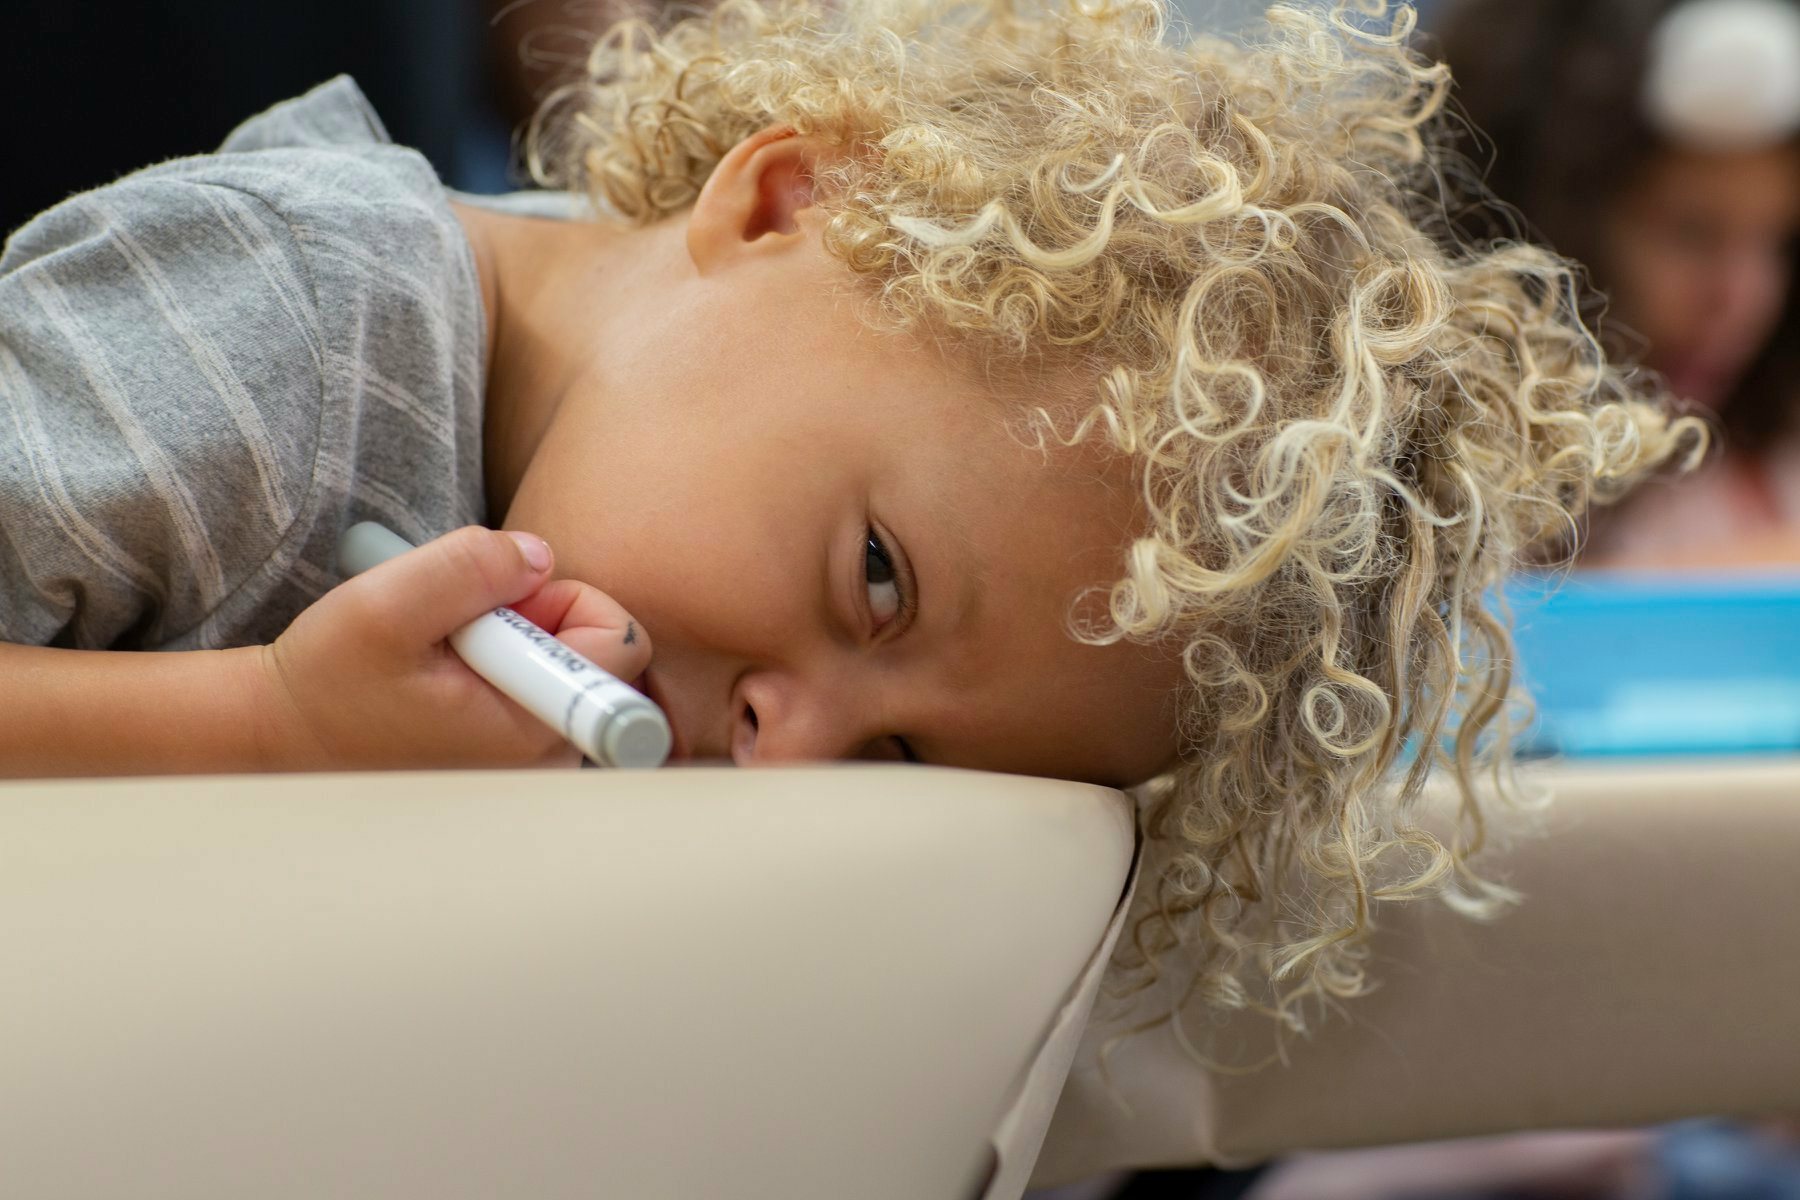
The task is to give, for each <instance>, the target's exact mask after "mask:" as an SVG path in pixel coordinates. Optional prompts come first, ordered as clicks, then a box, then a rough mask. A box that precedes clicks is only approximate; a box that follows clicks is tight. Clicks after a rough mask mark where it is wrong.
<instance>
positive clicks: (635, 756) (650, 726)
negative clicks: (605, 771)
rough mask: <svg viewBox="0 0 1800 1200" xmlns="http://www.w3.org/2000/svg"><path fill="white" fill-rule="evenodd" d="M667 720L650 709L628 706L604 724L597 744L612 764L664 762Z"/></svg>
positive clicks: (656, 764)
mask: <svg viewBox="0 0 1800 1200" xmlns="http://www.w3.org/2000/svg"><path fill="white" fill-rule="evenodd" d="M671 744H672V739H671V737H670V734H669V723H668V721H666V720H664V719H663V715H662V714H661V713H659V712H657V711H656V710H655V709H653V708H628V709H626V710H625V711H624V712H622V713H619V714H618V715H617V716H615V717H614V718H613V719H612V720H611V721H609V722H608V723H607V726H606V731H605V732H604V733H602V734H601V735H600V747H601V749H603V750H604V751H606V755H607V757H608V758H610V759H611V760H612V765H613V766H615V767H626V768H649V767H660V766H662V765H663V763H664V762H666V761H668V758H669V749H670V747H671Z"/></svg>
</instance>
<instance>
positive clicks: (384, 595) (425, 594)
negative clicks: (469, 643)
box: [344, 525, 551, 645]
mask: <svg viewBox="0 0 1800 1200" xmlns="http://www.w3.org/2000/svg"><path fill="white" fill-rule="evenodd" d="M550 567H551V554H550V547H549V546H548V545H547V544H546V543H545V542H544V541H543V539H541V538H538V537H536V536H534V535H532V534H528V533H502V532H500V531H498V530H494V529H483V528H481V527H480V526H477V525H470V526H467V527H465V528H462V529H458V530H456V531H454V532H452V533H447V534H445V535H444V536H443V537H440V538H437V539H434V540H433V541H429V542H426V543H425V544H424V545H423V546H420V547H418V548H417V549H415V550H409V551H408V552H407V553H405V554H402V555H400V556H399V557H398V558H394V559H390V560H388V561H387V562H384V563H382V564H381V565H379V566H377V567H374V568H371V569H370V570H368V571H366V572H364V573H363V574H362V575H359V576H357V577H356V578H355V579H353V580H351V581H350V582H349V583H347V584H345V585H344V586H345V587H346V589H349V588H360V589H362V592H363V602H364V603H366V604H368V605H369V606H370V607H371V609H372V610H373V615H374V617H375V619H376V620H378V621H379V622H380V623H381V625H382V626H383V627H384V628H387V629H395V630H400V629H404V630H407V631H409V632H410V633H411V634H413V635H414V636H415V637H416V638H417V639H418V640H419V641H420V642H421V643H422V644H425V645H430V644H432V643H435V642H439V641H442V640H443V639H444V638H446V637H449V636H450V634H451V633H453V632H455V631H456V630H458V629H460V628H462V627H463V626H464V625H467V624H468V623H469V622H470V621H473V620H474V619H475V618H476V617H479V616H480V615H481V614H482V613H485V612H489V611H491V610H493V609H496V608H499V607H501V606H502V605H509V604H512V603H513V602H514V601H516V600H519V599H520V598H521V597H524V596H528V595H530V594H531V593H532V592H533V591H535V590H536V589H537V588H538V587H539V586H540V585H541V584H542V583H543V581H544V580H545V579H546V578H548V577H549V574H550Z"/></svg>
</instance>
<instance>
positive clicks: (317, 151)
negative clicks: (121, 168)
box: [0, 75, 462, 303]
mask: <svg viewBox="0 0 1800 1200" xmlns="http://www.w3.org/2000/svg"><path fill="white" fill-rule="evenodd" d="M220 232H222V233H225V234H228V235H229V237H228V238H226V239H225V240H224V242H223V243H222V244H223V245H224V246H225V247H226V248H227V249H228V250H230V251H232V253H229V254H227V255H225V256H224V258H225V259H226V260H232V261H236V262H237V263H238V264H239V265H240V266H242V265H250V266H257V265H259V264H263V263H264V262H265V260H267V259H269V258H270V257H272V256H276V255H277V253H278V250H279V249H281V248H290V249H292V250H293V251H294V252H295V254H297V255H298V256H299V257H301V258H303V259H306V260H312V259H315V258H317V257H318V256H319V255H321V254H323V255H324V256H325V257H327V258H328V259H330V260H331V261H333V262H342V260H343V259H345V258H346V257H348V258H353V259H356V260H358V261H359V262H360V263H361V266H362V268H363V270H365V271H367V270H369V269H372V267H373V264H374V262H375V261H376V260H383V261H385V262H386V263H387V264H388V265H389V268H390V269H404V268H405V267H406V266H407V265H409V264H410V265H412V266H414V267H415V268H418V269H424V268H426V267H427V266H428V265H430V263H432V262H433V261H436V260H443V259H446V258H448V259H451V260H460V259H461V257H462V253H461V251H462V245H461V233H460V226H459V225H458V223H457V221H456V217H455V214H454V213H453V212H452V210H451V209H450V207H449V203H448V200H447V196H446V192H445V189H444V186H443V184H442V183H441V181H440V180H439V179H438V177H437V174H436V173H435V172H434V171H433V170H432V168H431V165H430V164H429V163H428V162H426V160H425V159H424V157H423V156H422V155H420V154H418V153H417V152H416V151H414V150H410V149H408V148H406V147H403V146H398V145H395V144H394V143H393V142H392V141H391V140H390V139H389V138H388V135H387V131H386V129H385V128H384V127H383V125H382V123H381V119H380V117H379V116H377V115H376V113H375V110H374V108H373V107H371V106H370V104H369V102H368V100H367V99H366V98H365V97H364V96H363V93H362V91H361V89H360V88H358V87H357V86H356V83H355V81H354V80H352V79H351V78H349V77H348V76H342V75H341V76H338V77H337V78H335V79H333V80H330V81H329V82H327V83H324V84H321V85H319V86H318V87H316V88H314V89H312V90H311V91H310V92H307V93H305V94H304V95H301V96H298V97H295V98H293V99H291V100H286V101H283V102H281V103H280V104H277V105H275V106H274V107H272V108H270V109H268V110H266V111H265V112H262V113H259V114H257V115H256V116H254V117H251V118H250V119H249V120H247V121H245V122H243V123H242V124H240V125H239V126H238V127H237V128H236V129H235V130H233V131H232V133H231V134H230V135H229V136H228V137H227V138H226V139H225V141H224V143H223V144H222V145H221V146H220V147H219V148H218V150H216V151H214V152H213V153H210V154H201V155H194V156H191V157H186V158H177V159H171V160H169V161H167V162H164V163H160V164H157V165H155V166H152V167H147V168H145V169H143V170H140V171H136V172H133V173H132V174H130V175H126V176H124V177H123V178H121V179H119V180H117V181H115V182H113V183H111V184H108V185H106V186H104V187H100V188H96V189H94V190H92V191H89V192H86V193H82V194H80V195H77V196H74V197H71V198H70V199H69V200H67V201H64V202H63V203H62V204H59V205H57V206H56V207H54V208H51V209H49V210H47V211H46V212H44V213H42V214H40V215H39V216H38V217H37V218H35V219H34V220H32V221H31V222H29V223H27V224H26V225H24V226H23V227H21V228H20V229H19V230H18V231H16V232H15V233H14V234H13V235H12V237H11V238H9V239H8V241H7V243H6V247H5V251H4V253H3V254H0V277H4V276H5V275H7V274H8V273H9V272H12V271H15V270H18V269H20V268H22V267H24V266H26V265H27V264H30V263H33V262H35V261H38V260H42V259H45V258H48V257H51V256H60V257H62V258H64V259H66V257H67V256H68V254H69V253H70V251H71V250H73V249H75V248H77V247H79V246H80V245H81V244H82V243H83V242H85V241H87V240H90V239H94V238H100V239H103V240H105V241H108V242H111V243H122V244H129V243H132V242H134V241H141V242H148V243H151V244H159V243H160V244H168V245H170V246H189V247H194V248H199V247H205V246H208V245H210V243H211V242H213V241H214V240H215V238H214V237H213V236H212V235H213V234H217V233H220ZM184 257H189V258H192V257H194V256H193V255H187V256H184ZM307 265H308V266H310V265H312V264H311V263H310V261H309V263H308V264H307ZM456 265H460V263H459V262H458V263H456ZM309 273H310V272H309ZM323 273H324V274H326V275H328V276H329V275H331V274H333V272H332V271H331V270H330V269H329V267H328V268H327V269H326V270H325V271H324V272H323ZM351 274H352V275H354V274H356V273H355V272H352V273H351ZM337 282H340V283H341V282H344V281H342V280H340V281H337ZM351 282H358V281H355V280H352V281H351ZM316 286H317V284H316V281H315V287H316ZM317 299H318V300H319V301H320V302H322V303H329V301H330V297H329V296H326V295H319V296H318V297H317Z"/></svg>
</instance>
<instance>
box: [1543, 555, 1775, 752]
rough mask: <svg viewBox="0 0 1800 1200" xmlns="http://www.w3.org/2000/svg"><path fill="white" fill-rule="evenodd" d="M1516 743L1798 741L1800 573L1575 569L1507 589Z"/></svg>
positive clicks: (1689, 746) (1596, 747)
mask: <svg viewBox="0 0 1800 1200" xmlns="http://www.w3.org/2000/svg"><path fill="white" fill-rule="evenodd" d="M1507 595H1508V599H1509V601H1510V602H1511V604H1512V606H1513V612H1514V616H1515V620H1516V631H1515V632H1516V640H1517V643H1518V652H1519V658H1518V662H1519V668H1520V671H1521V674H1522V677H1523V679H1524V682H1525V685H1526V687H1527V689H1528V690H1529V691H1530V692H1531V694H1532V697H1533V699H1534V700H1535V701H1536V702H1537V705H1538V717H1537V720H1536V721H1534V722H1533V724H1532V725H1531V727H1530V729H1529V730H1528V732H1527V734H1526V736H1525V737H1524V738H1523V739H1522V740H1521V747H1522V750H1523V752H1524V753H1526V754H1538V755H1542V754H1567V755H1633V754H1636V755H1653V754H1729V753H1767V752H1780V751H1793V750H1800V573H1795V574H1787V575H1742V576H1720V575H1710V576H1691V577H1668V576H1643V575H1622V574H1621V575H1612V574H1585V575H1583V574H1578V575H1574V576H1572V577H1569V578H1567V579H1564V580H1550V579H1542V578H1526V579H1522V580H1520V581H1518V582H1515V583H1514V584H1513V585H1512V586H1510V587H1509V588H1508V589H1507Z"/></svg>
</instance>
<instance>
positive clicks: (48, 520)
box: [0, 78, 485, 650]
mask: <svg viewBox="0 0 1800 1200" xmlns="http://www.w3.org/2000/svg"><path fill="white" fill-rule="evenodd" d="M484 334H485V329H484V323H483V315H482V308H481V293H480V285H479V279H478V276H477V274H476V269H475V261H474V256H473V254H472V252H471V250H470V248H469V244H468V241H467V240H466V238H465V237H464V236H463V232H462V228H461V226H460V224H459V223H458V222H457V220H456V217H455V215H454V214H453V213H452V212H451V211H450V208H449V205H448V203H447V201H446V194H445V189H444V187H443V185H442V184H441V183H440V182H439V181H438V178H437V176H436V175H435V174H434V173H433V171H432V169H431V167H430V166H429V165H427V164H426V162H425V160H424V158H422V157H421V156H419V155H418V154H417V153H415V152H413V151H411V150H407V149H403V148H401V147H399V146H395V145H393V144H392V143H391V142H390V141H389V140H388V137H387V134H386V132H385V131H384V130H383V129H382V126H381V122H380V120H379V119H378V118H377V117H376V115H375V113H374V110H373V109H371V108H370V107H369V103H368V101H367V100H365V99H364V98H363V95H362V93H361V92H360V91H359V90H358V89H357V87H356V85H355V84H354V83H353V82H351V81H350V80H349V79H348V78H338V79H335V80H333V81H332V82H330V83H327V84H325V85H323V86H321V87H319V88H316V89H315V90H313V91H312V92H310V93H308V94H307V95H305V96H302V97H300V98H299V99H296V100H290V101H287V102H286V103H283V104H280V105H277V106H276V107H275V108H272V109H270V110H269V111H268V112H266V113H263V114H262V115H261V116H258V117H255V118H253V119H251V120H250V121H248V122H246V123H245V124H243V125H242V126H240V127H239V128H238V129H237V130H236V131H234V132H233V133H232V135H231V136H230V137H229V138H228V139H227V140H226V142H225V144H224V145H223V146H222V147H221V148H220V150H219V152H218V153H216V154H210V155H204V156H201V157H197V158H186V159H177V160H175V161H172V162H167V163H163V164H161V165H160V166H156V167H152V168H150V169H148V170H144V171H139V172H137V173H136V174H133V175H129V176H126V177H125V178H123V179H121V180H119V181H118V182H116V183H113V184H110V185H108V186H106V187H103V188H99V189H96V190H94V191H91V192H87V193H85V194H82V195H78V196H75V197H73V198H71V199H69V200H66V201H64V202H63V203H61V204H59V205H57V206H56V207H55V208H52V209H50V210H49V211H48V212H45V213H43V214H41V215H40V216H38V217H37V218H36V219H34V220H33V221H31V222H30V223H29V224H27V225H25V226H24V227H23V228H21V229H20V230H18V231H17V232H16V233H14V234H13V235H12V237H11V238H10V239H8V241H7V243H6V247H5V251H4V253H3V254H0V641H9V642H19V643H29V644H37V645H57V646H73V647H78V648H84V649H99V648H112V649H154V650H182V649H197V648H210V647H223V646H235V645H245V644H252V643H258V642H266V641H269V640H272V639H273V638H274V637H275V635H276V634H278V633H280V632H281V630H282V629H284V628H285V627H286V626H287V624H288V622H290V621H291V620H292V619H293V618H294V616H295V615H296V614H298V613H299V612H300V611H301V610H302V609H303V608H305V607H306V606H307V605H309V604H311V603H312V602H313V601H314V600H315V599H317V598H318V597H319V596H320V595H321V594H322V593H324V592H325V591H326V590H327V589H328V588H330V587H331V586H332V585H333V584H334V583H335V582H336V580H337V577H336V573H335V569H334V566H333V555H334V547H335V543H336V540H337V537H338V534H339V533H340V532H341V531H342V530H343V529H344V528H346V527H347V526H348V525H350V524H351V523H353V522H355V521H359V520H378V521H381V522H382V523H383V524H386V525H388V526H390V527H392V528H393V529H395V530H397V531H398V532H400V533H401V534H402V535H404V536H406V537H407V538H409V539H411V540H415V541H417V540H423V539H425V538H428V537H431V536H434V535H435V534H438V533H441V532H443V531H444V530H447V529H450V528H453V527H455V526H457V525H463V524H468V523H470V522H476V521H480V520H482V519H483V517H484V515H485V505H484V502H483V496H482V469H481V467H482V460H481V412H482V394H483V379H484V373H485V366H484V363H485V348H484V346H483V338H484Z"/></svg>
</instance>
